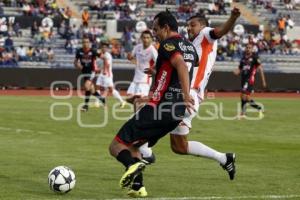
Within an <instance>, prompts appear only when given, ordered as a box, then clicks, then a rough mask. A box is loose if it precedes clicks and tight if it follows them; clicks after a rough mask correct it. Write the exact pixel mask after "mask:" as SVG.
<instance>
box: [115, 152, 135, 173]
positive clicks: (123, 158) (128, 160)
mask: <svg viewBox="0 0 300 200" xmlns="http://www.w3.org/2000/svg"><path fill="white" fill-rule="evenodd" d="M117 160H118V161H119V162H120V163H122V164H123V165H124V166H125V167H126V169H127V168H128V167H129V166H130V165H132V164H134V163H136V161H135V160H134V158H133V157H132V156H131V153H130V151H128V150H127V149H124V150H122V151H121V152H120V153H119V154H118V156H117Z"/></svg>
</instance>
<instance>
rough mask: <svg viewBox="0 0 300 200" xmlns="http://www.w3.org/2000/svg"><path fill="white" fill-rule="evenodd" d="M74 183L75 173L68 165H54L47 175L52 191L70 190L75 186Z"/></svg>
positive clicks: (65, 191)
mask: <svg viewBox="0 0 300 200" xmlns="http://www.w3.org/2000/svg"><path fill="white" fill-rule="evenodd" d="M75 183H76V180H75V173H74V172H73V171H72V170H71V169H70V168H69V167H65V166H58V167H55V168H54V169H52V170H51V171H50V173H49V175H48V184H49V187H50V189H51V190H53V191H54V192H58V193H67V192H70V191H71V190H72V189H73V188H74V187H75Z"/></svg>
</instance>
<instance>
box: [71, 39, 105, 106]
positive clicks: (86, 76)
mask: <svg viewBox="0 0 300 200" xmlns="http://www.w3.org/2000/svg"><path fill="white" fill-rule="evenodd" d="M97 56H98V53H97V51H96V50H93V49H92V48H91V44H90V40H89V38H87V37H84V38H83V39H82V48H80V49H78V50H77V52H76V57H75V59H74V65H75V67H76V68H77V69H80V70H81V73H82V75H83V80H84V89H85V100H84V102H85V104H84V105H83V106H82V108H81V111H83V112H86V111H88V108H89V106H88V103H89V101H90V96H91V94H93V95H94V96H95V97H96V98H98V99H99V100H100V101H101V102H102V103H103V104H105V98H103V97H101V95H100V94H99V93H98V92H97V91H96V90H95V86H94V84H93V79H94V78H95V73H96V70H97V69H96V62H95V61H96V57H97Z"/></svg>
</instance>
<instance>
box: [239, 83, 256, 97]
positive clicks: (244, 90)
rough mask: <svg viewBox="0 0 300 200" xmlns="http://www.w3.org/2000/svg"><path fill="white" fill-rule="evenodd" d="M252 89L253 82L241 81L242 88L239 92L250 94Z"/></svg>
mask: <svg viewBox="0 0 300 200" xmlns="http://www.w3.org/2000/svg"><path fill="white" fill-rule="evenodd" d="M252 91H253V84H250V83H249V82H248V81H243V82H242V89H241V92H242V93H243V94H247V95H249V94H251V93H252Z"/></svg>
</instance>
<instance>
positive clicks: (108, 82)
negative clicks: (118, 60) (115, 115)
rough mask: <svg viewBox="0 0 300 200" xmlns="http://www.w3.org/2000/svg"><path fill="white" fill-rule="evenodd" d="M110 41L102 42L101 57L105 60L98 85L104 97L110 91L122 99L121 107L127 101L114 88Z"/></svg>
mask: <svg viewBox="0 0 300 200" xmlns="http://www.w3.org/2000/svg"><path fill="white" fill-rule="evenodd" d="M108 48H109V43H108V42H102V43H101V55H100V58H101V59H102V60H103V66H102V69H100V74H99V76H98V79H97V82H96V85H97V86H98V87H99V88H100V91H101V94H102V97H104V98H105V97H106V96H107V93H108V92H110V93H112V95H113V96H114V97H115V98H116V99H118V100H119V101H120V105H121V107H124V106H125V104H126V103H125V101H124V100H123V98H122V97H121V95H120V93H119V92H118V91H117V90H116V89H115V88H114V83H113V73H112V61H113V60H112V56H111V54H110V53H109V51H108Z"/></svg>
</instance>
